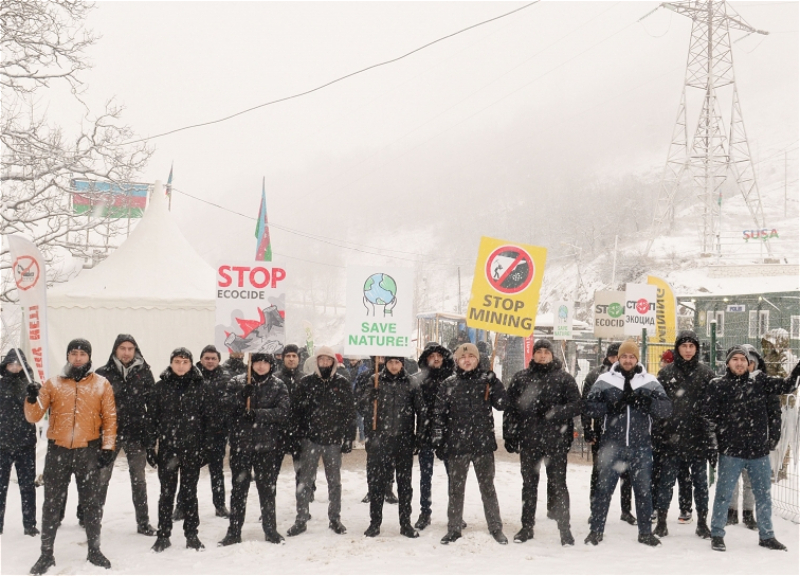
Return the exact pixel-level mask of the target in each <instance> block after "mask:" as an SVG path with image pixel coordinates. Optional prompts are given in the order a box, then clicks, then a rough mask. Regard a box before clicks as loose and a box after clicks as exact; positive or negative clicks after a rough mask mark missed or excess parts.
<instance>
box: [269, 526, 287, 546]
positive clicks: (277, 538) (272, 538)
mask: <svg viewBox="0 0 800 576" xmlns="http://www.w3.org/2000/svg"><path fill="white" fill-rule="evenodd" d="M264 540H266V541H267V542H269V543H271V544H280V543H281V542H283V541H284V540H285V539H284V537H283V536H281V535H280V534H279V533H278V531H277V530H275V528H269V529H267V530H264Z"/></svg>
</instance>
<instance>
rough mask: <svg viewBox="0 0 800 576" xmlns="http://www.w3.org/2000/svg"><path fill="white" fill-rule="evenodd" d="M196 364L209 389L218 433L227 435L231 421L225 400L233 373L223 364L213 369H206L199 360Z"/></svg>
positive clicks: (215, 427)
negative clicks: (225, 406) (229, 420)
mask: <svg viewBox="0 0 800 576" xmlns="http://www.w3.org/2000/svg"><path fill="white" fill-rule="evenodd" d="M196 366H197V369H198V370H199V371H200V374H201V375H202V376H203V383H204V384H205V385H206V387H207V388H208V391H209V398H210V400H211V402H212V413H213V416H214V429H215V430H216V434H217V435H218V436H227V435H228V432H229V428H230V423H229V422H228V418H227V411H226V410H225V408H224V402H225V396H226V394H227V390H228V382H230V381H231V378H232V376H231V373H230V372H228V371H227V370H225V368H223V367H222V365H219V366H217V367H216V368H214V369H213V370H206V369H205V368H203V365H202V364H200V362H198V363H197V364H196Z"/></svg>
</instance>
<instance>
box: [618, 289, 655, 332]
mask: <svg viewBox="0 0 800 576" xmlns="http://www.w3.org/2000/svg"><path fill="white" fill-rule="evenodd" d="M656 293H657V289H656V287H655V286H654V285H653V284H626V285H625V335H626V336H641V335H642V328H646V329H647V334H648V336H650V335H653V334H655V333H656V298H657V294H656Z"/></svg>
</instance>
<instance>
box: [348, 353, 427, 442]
mask: <svg viewBox="0 0 800 576" xmlns="http://www.w3.org/2000/svg"><path fill="white" fill-rule="evenodd" d="M373 382H374V375H373ZM376 398H377V400H378V419H377V423H376V424H377V430H373V429H372V417H373V411H374V405H375V399H376ZM358 407H359V411H360V412H361V413H362V414H365V415H366V417H365V421H364V429H365V431H366V435H367V450H369V448H370V440H371V439H375V437H377V436H392V437H396V438H398V439H399V441H400V442H401V443H403V444H406V445H408V446H410V447H412V448H413V447H414V445H415V434H419V435H420V436H422V435H423V434H424V422H425V419H426V417H425V414H426V412H427V410H426V409H425V403H424V402H423V400H422V393H421V392H420V389H419V386H418V385H417V384H415V383H414V382H413V381H412V379H411V377H409V376H408V375H407V374H406V371H405V369H403V370H400V372H399V373H398V374H396V375H395V374H392V373H391V372H389V371H388V370H387V369H386V368H384V369H383V370H382V371H381V372H380V374H378V388H377V389H375V386H374V384H373V385H371V386H367V387H366V388H364V391H363V393H362V395H361V398H359V403H358Z"/></svg>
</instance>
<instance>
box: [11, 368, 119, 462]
mask: <svg viewBox="0 0 800 576" xmlns="http://www.w3.org/2000/svg"><path fill="white" fill-rule="evenodd" d="M48 408H50V428H49V429H48V430H47V438H48V439H50V440H53V441H55V443H56V444H57V445H58V446H62V447H64V448H85V447H86V446H88V444H89V442H91V441H92V440H97V439H98V438H99V437H100V427H101V426H102V428H103V445H102V448H103V449H106V450H113V449H114V447H115V442H116V438H117V408H116V405H115V404H114V391H113V390H112V388H111V384H109V382H108V380H106V379H105V378H103V377H102V376H99V375H97V374H95V373H93V372H92V373H90V374H89V375H88V376H86V377H85V378H84V379H83V380H81V381H80V382H75V380H71V379H68V378H64V377H63V376H55V377H53V378H50V379H49V380H47V382H45V383H44V385H43V386H42V388H41V390H39V398H38V400H37V402H36V403H35V404H31V403H29V402H28V401H26V402H25V418H26V419H27V420H28V422H34V423H35V422H38V421H39V420H41V419H42V416H44V414H45V412H47V409H48Z"/></svg>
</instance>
